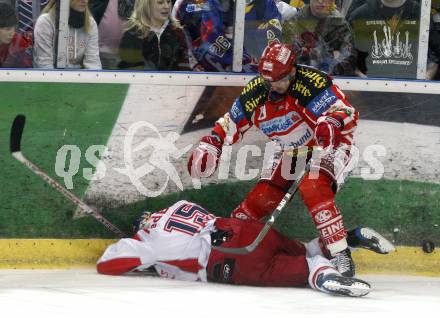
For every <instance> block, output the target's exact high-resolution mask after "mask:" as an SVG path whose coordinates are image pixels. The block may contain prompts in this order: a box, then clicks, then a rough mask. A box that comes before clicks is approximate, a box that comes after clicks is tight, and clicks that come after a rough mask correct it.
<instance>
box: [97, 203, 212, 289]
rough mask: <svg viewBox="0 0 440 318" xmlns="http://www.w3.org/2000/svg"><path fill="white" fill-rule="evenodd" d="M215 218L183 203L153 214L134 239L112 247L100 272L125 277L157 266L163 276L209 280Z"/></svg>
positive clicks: (128, 239)
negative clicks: (207, 268)
mask: <svg viewBox="0 0 440 318" xmlns="http://www.w3.org/2000/svg"><path fill="white" fill-rule="evenodd" d="M215 219H216V217H215V216H214V215H212V214H210V213H208V212H207V211H206V210H205V209H203V208H202V207H201V206H199V205H197V204H194V203H191V202H188V201H179V202H177V203H175V204H174V205H172V206H171V207H169V208H167V209H164V210H162V211H160V212H156V213H153V214H152V216H151V219H149V222H148V226H147V227H146V228H144V229H141V230H139V231H138V232H137V234H136V236H135V237H134V238H133V239H130V238H126V239H121V240H120V241H118V242H117V243H115V244H112V245H110V246H109V247H108V248H107V249H106V251H105V252H104V254H103V255H102V256H101V258H100V259H99V260H98V264H97V268H98V272H100V273H103V274H113V275H121V274H123V273H127V272H131V271H136V270H143V269H146V268H149V267H151V266H154V268H155V270H156V271H157V273H158V274H159V275H160V276H162V277H166V278H172V279H179V280H189V281H196V280H201V281H207V278H206V266H207V264H208V258H209V254H210V252H211V236H210V234H211V233H212V232H213V231H214V230H215V227H214V222H215Z"/></svg>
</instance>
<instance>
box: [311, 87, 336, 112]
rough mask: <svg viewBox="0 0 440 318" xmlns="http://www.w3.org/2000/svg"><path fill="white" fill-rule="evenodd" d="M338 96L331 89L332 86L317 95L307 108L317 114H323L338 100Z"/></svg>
mask: <svg viewBox="0 0 440 318" xmlns="http://www.w3.org/2000/svg"><path fill="white" fill-rule="evenodd" d="M337 100H338V97H337V96H336V95H335V93H333V92H332V91H331V89H330V88H328V89H326V90H325V91H323V92H322V93H321V94H319V95H318V96H316V97H315V98H314V99H313V100H312V101H311V102H310V103H309V104H308V105H307V109H308V110H309V111H311V112H312V113H313V114H314V115H315V116H319V115H321V114H322V113H323V112H325V111H326V110H328V109H329V108H330V107H331V106H332V105H333V104H334V103H335V102H336V101H337Z"/></svg>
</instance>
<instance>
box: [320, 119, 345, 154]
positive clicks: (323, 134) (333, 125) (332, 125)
mask: <svg viewBox="0 0 440 318" xmlns="http://www.w3.org/2000/svg"><path fill="white" fill-rule="evenodd" d="M341 129H342V123H341V121H339V120H338V119H336V118H333V117H324V118H322V119H321V118H320V119H318V125H317V126H316V128H315V142H316V143H317V145H318V146H321V147H322V148H324V150H330V149H332V148H336V147H338V146H339V143H340V142H341Z"/></svg>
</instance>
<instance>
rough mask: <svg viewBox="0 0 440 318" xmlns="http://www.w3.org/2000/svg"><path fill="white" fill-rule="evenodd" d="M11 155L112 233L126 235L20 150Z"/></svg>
mask: <svg viewBox="0 0 440 318" xmlns="http://www.w3.org/2000/svg"><path fill="white" fill-rule="evenodd" d="M12 156H13V157H14V158H15V159H17V160H18V161H19V162H21V163H22V164H23V165H24V166H25V167H26V168H28V169H29V170H30V171H32V172H33V173H34V174H36V175H37V176H39V177H40V178H41V179H43V180H44V181H45V182H46V183H47V184H49V185H50V186H52V187H53V188H54V189H55V190H57V191H58V192H59V193H61V194H62V195H64V196H65V197H66V198H67V199H68V200H69V201H70V202H72V203H74V204H76V205H77V206H78V207H79V208H80V209H81V210H82V211H84V212H85V213H87V214H89V215H91V216H93V217H94V218H95V219H96V220H97V221H98V222H100V223H102V224H103V225H104V226H105V227H106V228H108V229H109V230H110V231H112V232H113V233H115V234H117V235H118V236H120V237H126V235H125V233H124V232H122V231H121V230H120V229H119V228H117V227H116V226H114V225H113V224H112V223H111V222H110V221H109V220H107V219H106V218H105V217H104V216H102V215H101V214H100V213H99V212H98V211H96V210H95V209H93V208H91V207H90V206H88V205H87V204H86V203H85V202H84V201H82V200H81V199H80V198H78V197H77V196H76V195H74V194H73V193H72V192H70V191H68V190H67V189H66V188H64V187H63V186H62V185H61V184H59V183H58V182H57V181H55V180H54V179H52V178H51V177H49V176H48V175H47V174H46V173H45V172H44V171H43V170H41V169H40V168H39V167H38V166H36V165H35V164H33V163H32V162H31V161H30V160H28V159H27V158H26V157H25V156H23V154H22V153H21V151H18V152H13V153H12Z"/></svg>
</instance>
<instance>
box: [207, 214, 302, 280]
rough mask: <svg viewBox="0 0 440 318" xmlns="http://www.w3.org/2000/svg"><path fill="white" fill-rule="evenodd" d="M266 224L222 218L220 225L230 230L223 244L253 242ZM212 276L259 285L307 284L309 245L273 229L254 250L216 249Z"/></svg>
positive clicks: (210, 274) (211, 270)
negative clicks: (228, 252)
mask: <svg viewBox="0 0 440 318" xmlns="http://www.w3.org/2000/svg"><path fill="white" fill-rule="evenodd" d="M262 227H263V224H261V223H259V222H257V221H254V220H239V219H219V220H217V221H216V228H217V229H218V230H219V231H226V232H229V235H228V239H227V240H226V242H224V243H223V244H222V245H221V246H222V247H240V246H243V245H246V244H249V243H250V242H252V241H253V240H254V239H255V237H256V236H257V235H258V233H259V232H260V231H261V228H262ZM207 271H208V279H209V280H211V281H215V282H221V283H230V284H245V285H259V286H304V285H305V284H306V283H307V278H308V267H307V262H306V259H305V247H304V245H303V244H302V243H300V242H298V241H295V240H290V239H289V238H287V237H286V236H284V235H282V234H280V233H279V232H277V231H275V230H273V229H271V230H270V231H269V232H268V233H267V235H266V236H265V238H264V239H263V240H262V242H261V243H260V245H259V246H258V247H257V249H256V250H255V251H253V252H252V253H248V254H244V255H237V254H227V253H222V252H219V251H218V250H215V249H213V250H212V251H211V254H210V257H209V262H208V268H207Z"/></svg>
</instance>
